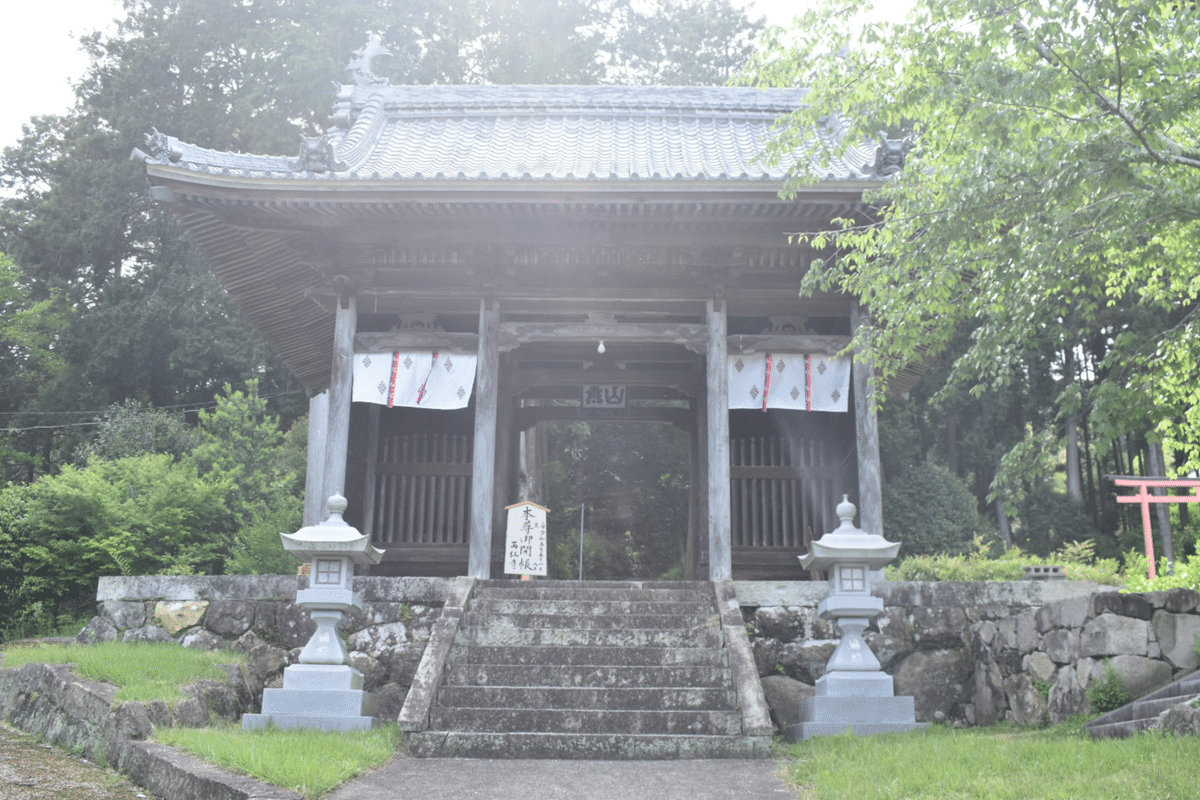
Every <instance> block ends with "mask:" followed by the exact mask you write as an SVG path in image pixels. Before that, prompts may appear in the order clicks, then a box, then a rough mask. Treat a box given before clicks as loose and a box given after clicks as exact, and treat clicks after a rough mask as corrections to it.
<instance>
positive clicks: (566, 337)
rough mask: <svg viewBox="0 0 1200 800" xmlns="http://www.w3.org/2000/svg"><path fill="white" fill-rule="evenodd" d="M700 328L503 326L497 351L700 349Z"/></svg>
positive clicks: (641, 324)
mask: <svg viewBox="0 0 1200 800" xmlns="http://www.w3.org/2000/svg"><path fill="white" fill-rule="evenodd" d="M704 339H705V331H704V327H703V326H702V325H688V324H674V323H655V322H615V321H614V322H561V323H560V322H505V323H503V324H502V325H501V326H500V349H501V350H502V351H507V350H512V349H514V348H516V347H518V346H519V345H522V344H529V343H531V342H597V343H598V342H600V341H601V340H604V341H605V342H638V343H651V344H661V343H665V344H678V345H683V346H684V347H702V346H703V345H704Z"/></svg>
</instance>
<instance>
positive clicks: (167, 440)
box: [80, 400, 199, 464]
mask: <svg viewBox="0 0 1200 800" xmlns="http://www.w3.org/2000/svg"><path fill="white" fill-rule="evenodd" d="M198 443H199V437H198V436H197V433H196V429H195V428H193V427H190V426H189V425H187V423H186V422H184V421H183V419H182V418H181V417H180V416H178V415H174V414H170V413H168V412H166V411H163V410H161V409H156V408H150V407H147V406H144V405H142V404H141V403H139V402H138V401H137V400H126V401H125V402H123V403H114V404H113V405H111V406H109V408H108V410H107V411H106V412H105V413H104V416H103V417H102V418H101V420H100V426H99V429H98V430H97V431H96V438H95V439H93V440H92V441H91V442H90V443H88V444H87V445H85V446H84V447H83V448H81V450H80V455H81V458H80V462H81V463H85V464H86V463H87V462H88V461H90V460H93V459H98V460H104V461H113V460H116V459H118V458H125V457H127V456H137V455H144V454H147V453H166V454H168V455H170V456H172V457H173V458H176V459H178V458H180V457H181V456H183V455H184V454H186V453H189V452H191V450H192V448H194V447H195V446H196V445H197V444H198Z"/></svg>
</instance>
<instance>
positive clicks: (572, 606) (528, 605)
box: [471, 596, 714, 617]
mask: <svg viewBox="0 0 1200 800" xmlns="http://www.w3.org/2000/svg"><path fill="white" fill-rule="evenodd" d="M475 612H485V613H488V614H566V615H569V616H601V617H614V616H632V615H636V614H656V615H661V616H665V615H670V614H683V615H688V616H694V615H696V614H698V613H699V614H705V615H707V614H710V613H714V612H713V604H712V600H711V598H709V599H708V600H706V601H705V602H703V603H700V602H695V601H693V602H673V601H663V602H648V601H632V600H534V599H525V600H519V599H501V598H495V597H487V596H483V597H477V598H473V599H472V600H471V613H475Z"/></svg>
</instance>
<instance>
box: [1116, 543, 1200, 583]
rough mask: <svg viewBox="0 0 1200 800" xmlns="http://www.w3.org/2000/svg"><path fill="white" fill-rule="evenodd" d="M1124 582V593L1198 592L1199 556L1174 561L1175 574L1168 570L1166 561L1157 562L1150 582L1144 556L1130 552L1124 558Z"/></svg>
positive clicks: (1136, 552) (1137, 552)
mask: <svg viewBox="0 0 1200 800" xmlns="http://www.w3.org/2000/svg"><path fill="white" fill-rule="evenodd" d="M1125 563H1126V573H1127V576H1126V581H1125V591H1128V592H1165V591H1167V590H1168V589H1194V590H1196V591H1198V592H1200V556H1196V555H1193V556H1183V557H1182V558H1177V559H1175V574H1174V575H1172V574H1171V572H1170V570H1169V569H1168V564H1167V560H1166V559H1165V558H1164V559H1162V560H1161V561H1160V562H1159V565H1158V570H1157V575H1158V577H1157V578H1155V579H1154V580H1150V573H1149V570H1148V569H1146V555H1145V554H1144V553H1142V552H1139V551H1137V550H1134V551H1131V552H1130V553H1129V554H1128V555H1127V556H1126V557H1125Z"/></svg>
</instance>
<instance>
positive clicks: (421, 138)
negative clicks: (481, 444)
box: [150, 86, 879, 182]
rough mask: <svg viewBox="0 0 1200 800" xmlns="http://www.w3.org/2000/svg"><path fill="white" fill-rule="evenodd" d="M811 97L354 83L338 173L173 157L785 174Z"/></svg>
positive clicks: (483, 175)
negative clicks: (788, 140) (773, 144)
mask: <svg viewBox="0 0 1200 800" xmlns="http://www.w3.org/2000/svg"><path fill="white" fill-rule="evenodd" d="M804 96H805V92H804V91H803V90H788V89H755V88H748V87H664V86H647V87H641V86H638V87H635V86H361V87H343V90H342V91H341V92H340V93H339V96H338V101H337V104H336V106H335V112H334V119H335V120H339V121H340V123H341V124H340V126H339V127H335V128H333V129H331V130H330V132H329V133H328V134H327V135H326V140H327V141H328V142H329V143H330V144H331V145H332V146H333V152H334V155H335V156H336V159H337V161H338V162H339V163H338V164H337V165H336V169H334V170H330V171H323V172H311V171H298V170H297V169H294V163H293V162H294V161H295V159H291V158H288V157H281V156H260V155H245V154H240V153H228V152H222V151H216V150H209V149H206V148H202V147H197V146H195V145H189V144H186V143H181V142H177V141H176V140H174V139H171V140H170V144H171V146H172V148H173V149H174V151H175V152H174V154H173V157H172V159H171V160H172V162H173V163H175V164H177V165H178V166H181V167H184V168H186V169H188V170H193V171H197V172H203V173H209V174H221V175H233V176H239V177H274V178H283V177H290V178H297V179H302V180H338V181H340V180H367V181H372V180H396V181H422V180H424V181H431V182H433V181H439V182H440V181H479V180H489V181H500V182H505V181H554V182H608V181H620V182H636V181H648V180H653V181H661V180H669V181H680V182H699V181H713V180H719V181H739V182H740V181H769V182H777V181H780V180H782V179H783V178H784V177H785V174H786V165H784V166H769V165H766V164H764V163H762V161H761V160H760V156H761V153H762V150H763V146H764V144H765V143H766V142H767V141H768V140H769V139H770V137H771V132H772V126H773V125H774V123H775V120H777V119H778V118H779V117H780V116H782V115H784V114H786V113H788V112H790V111H792V110H794V109H795V108H797V107H798V106H800V105H801V104H802V103H803V102H804ZM800 157H802V156H800V155H798V156H797V158H800ZM150 158H151V159H155V158H156V156H155V155H154V154H152V155H151V156H150ZM163 158H165V156H163ZM874 159H875V146H874V145H867V144H864V145H862V146H861V147H858V148H854V149H852V150H851V152H850V153H849V154H848V155H847V156H846V157H845V158H843V159H841V160H840V161H839V162H838V163H834V164H829V165H825V166H824V167H822V168H821V169H820V170H818V172H819V173H820V174H823V175H825V176H826V179H827V180H834V181H862V180H878V179H879V176H878V175H876V174H874V171H873V168H872V165H873V163H874Z"/></svg>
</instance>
